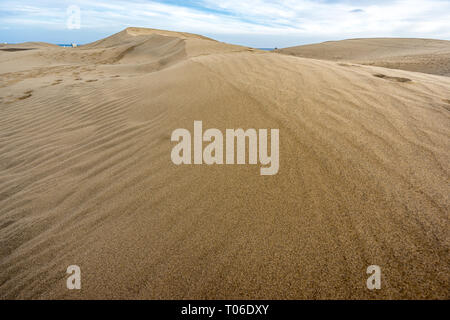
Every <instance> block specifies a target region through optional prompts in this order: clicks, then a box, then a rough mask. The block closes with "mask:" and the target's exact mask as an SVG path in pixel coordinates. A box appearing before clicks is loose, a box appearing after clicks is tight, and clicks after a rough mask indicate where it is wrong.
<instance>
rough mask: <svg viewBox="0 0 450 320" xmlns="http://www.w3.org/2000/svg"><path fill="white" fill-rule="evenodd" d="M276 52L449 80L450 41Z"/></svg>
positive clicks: (357, 42) (358, 42)
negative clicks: (442, 77) (404, 71)
mask: <svg viewBox="0 0 450 320" xmlns="http://www.w3.org/2000/svg"><path fill="white" fill-rule="evenodd" d="M277 52H279V53H284V54H289V55H294V56H299V57H304V58H313V59H324V60H333V61H352V62H354V63H359V64H366V65H374V66H379V67H385V68H391V69H402V70H408V71H416V72H423V73H430V74H437V75H443V76H450V41H445V40H431V39H401V38H375V39H350V40H343V41H328V42H323V43H318V44H311V45H304V46H297V47H290V48H285V49H280V50H277Z"/></svg>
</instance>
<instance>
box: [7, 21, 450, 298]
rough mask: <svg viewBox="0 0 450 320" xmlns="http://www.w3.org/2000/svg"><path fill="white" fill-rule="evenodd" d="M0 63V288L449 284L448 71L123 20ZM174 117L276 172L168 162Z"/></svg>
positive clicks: (23, 291)
mask: <svg viewBox="0 0 450 320" xmlns="http://www.w3.org/2000/svg"><path fill="white" fill-rule="evenodd" d="M0 73H1V77H0V81H1V82H0V97H1V98H0V297H2V298H76V299H78V298H79V299H85V298H269V299H270V298H275V299H282V298H295V299H300V298H443V299H448V298H450V297H449V294H448V287H449V278H448V274H449V271H450V270H449V269H450V268H449V252H448V250H449V244H450V243H449V237H448V230H449V205H450V201H449V194H450V192H449V191H450V187H449V183H448V182H449V163H450V151H449V150H450V139H449V138H450V114H449V109H450V90H449V89H450V79H449V78H447V77H440V76H434V75H425V74H420V73H409V72H406V71H398V70H390V69H383V68H378V67H371V66H351V65H342V64H338V63H335V62H328V61H320V60H309V59H303V58H297V57H291V56H287V55H280V54H273V53H266V52H260V51H255V50H252V49H248V48H244V47H237V46H231V45H226V44H223V43H219V42H216V41H212V40H208V39H205V38H201V37H198V36H194V35H189V34H182V33H170V34H167V33H163V32H161V33H160V32H157V31H146V30H140V29H128V30H125V31H123V32H122V33H120V34H118V35H114V36H112V37H111V38H109V39H106V40H104V41H101V42H97V43H94V44H92V45H89V46H85V47H81V48H77V49H64V48H47V49H42V48H39V49H36V50H31V51H20V52H19V51H18V52H1V51H0ZM374 75H377V76H374ZM382 75H384V76H382ZM406 79H409V80H410V81H408V80H406ZM194 120H202V121H203V124H204V126H205V128H219V129H221V130H222V131H224V130H225V129H226V128H239V127H242V128H279V129H280V144H281V147H280V160H281V162H280V172H279V173H278V175H276V176H260V175H259V166H245V165H244V166H211V167H209V166H180V167H177V166H175V165H173V164H172V162H171V160H170V152H171V148H172V147H173V145H174V144H173V143H171V142H170V135H171V133H172V131H173V130H174V129H176V128H189V129H190V130H191V131H192V126H193V121H194ZM72 264H77V265H79V266H80V267H81V270H82V290H81V291H76V292H74V291H68V290H67V289H66V288H65V279H66V274H65V270H66V268H67V266H69V265H72ZM371 264H377V265H380V266H381V267H382V271H383V282H382V286H383V287H382V290H380V291H377V292H370V291H368V290H367V289H366V279H367V275H366V273H365V271H366V268H367V266H369V265H371Z"/></svg>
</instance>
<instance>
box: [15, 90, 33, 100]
mask: <svg viewBox="0 0 450 320" xmlns="http://www.w3.org/2000/svg"><path fill="white" fill-rule="evenodd" d="M32 95H33V90H28V91H26V92H25V93H24V94H23V96H21V97H19V98H17V100H25V99H28V98H29V97H31V96H32Z"/></svg>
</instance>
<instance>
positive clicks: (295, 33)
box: [0, 0, 450, 39]
mask: <svg viewBox="0 0 450 320" xmlns="http://www.w3.org/2000/svg"><path fill="white" fill-rule="evenodd" d="M179 3H180V4H178V5H177V4H173V2H172V4H169V3H163V2H157V1H144V0H130V1H125V0H109V1H106V0H98V1H93V0H72V1H68V0H63V1H56V0H54V1H50V0H41V1H39V0H22V1H21V2H20V4H18V3H17V1H13V0H2V3H1V4H0V15H1V19H2V24H3V25H4V26H6V27H9V28H14V27H16V26H17V25H18V24H22V25H25V26H32V25H36V26H39V27H42V26H45V27H46V28H50V29H58V28H59V29H63V28H65V25H66V24H65V19H66V17H65V10H66V8H67V6H69V5H77V6H79V7H80V8H81V14H82V29H84V30H86V31H89V30H91V29H102V30H111V31H112V30H114V31H117V30H118V29H120V28H123V27H126V26H142V27H153V28H161V29H170V30H180V31H188V32H195V33H201V34H207V35H212V34H213V35H219V37H220V35H233V34H236V35H237V34H248V35H259V36H261V35H267V36H272V38H274V36H277V35H279V36H284V37H288V36H291V37H303V38H317V39H342V38H352V37H373V36H398V37H429V38H443V39H450V1H447V0H393V1H387V0H381V1H369V0H366V1H359V2H358V3H355V2H352V1H346V0H341V1H334V2H331V1H327V2H325V1H312V0H284V1H283V0H275V1H266V0H222V1H219V2H218V1H215V0H197V1H195V4H196V6H190V5H189V4H188V2H187V1H186V2H182V1H180V2H179Z"/></svg>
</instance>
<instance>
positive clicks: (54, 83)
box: [52, 79, 63, 86]
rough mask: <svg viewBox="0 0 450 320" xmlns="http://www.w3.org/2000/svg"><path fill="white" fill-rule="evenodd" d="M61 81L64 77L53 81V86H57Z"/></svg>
mask: <svg viewBox="0 0 450 320" xmlns="http://www.w3.org/2000/svg"><path fill="white" fill-rule="evenodd" d="M61 82H63V80H62V79H58V80H55V82H53V83H52V86H56V85H58V84H60V83H61Z"/></svg>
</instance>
